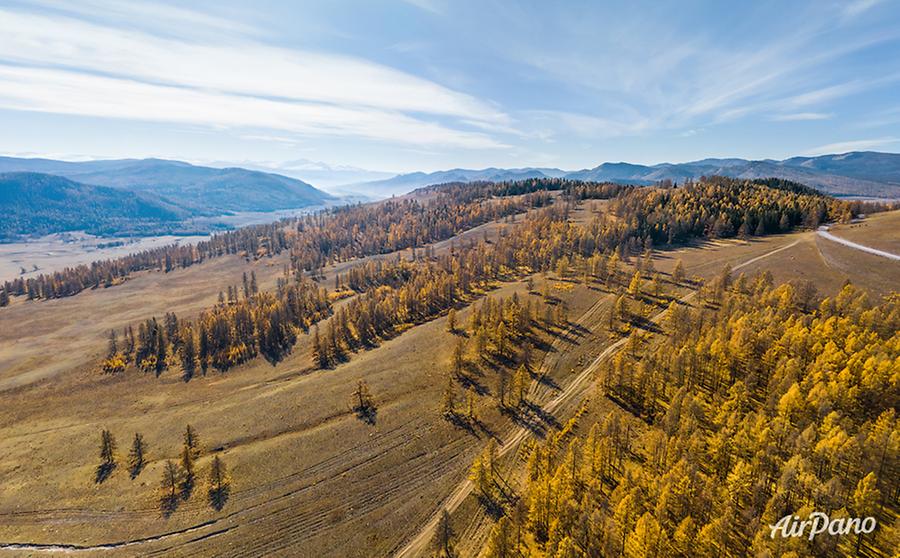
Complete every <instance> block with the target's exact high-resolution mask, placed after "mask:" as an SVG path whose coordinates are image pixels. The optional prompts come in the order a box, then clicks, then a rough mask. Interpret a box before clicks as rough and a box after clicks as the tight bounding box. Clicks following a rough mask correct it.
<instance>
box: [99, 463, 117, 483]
mask: <svg viewBox="0 0 900 558" xmlns="http://www.w3.org/2000/svg"><path fill="white" fill-rule="evenodd" d="M115 468H116V464H115V463H102V464H100V465H99V466H98V467H97V471H96V472H95V473H94V482H96V483H97V484H101V483H103V481H105V480H106V479H108V478H109V476H110V475H112V472H113V471H114V470H115Z"/></svg>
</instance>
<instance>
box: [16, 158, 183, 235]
mask: <svg viewBox="0 0 900 558" xmlns="http://www.w3.org/2000/svg"><path fill="white" fill-rule="evenodd" d="M0 213H2V215H3V219H2V220H0V239H10V238H15V237H17V236H20V235H42V234H48V233H53V232H63V231H74V230H85V231H87V232H89V233H91V234H107V233H111V232H117V233H120V234H123V233H125V234H127V233H132V234H137V233H141V232H146V231H148V230H152V231H154V232H158V231H161V230H171V229H173V228H174V227H176V226H177V225H178V223H179V222H180V221H181V220H182V219H184V218H185V217H187V216H188V214H187V212H186V211H185V210H183V209H180V208H178V207H176V206H174V205H172V204H171V203H168V202H167V201H165V200H162V199H152V198H147V197H145V196H143V195H141V194H138V193H134V192H127V191H122V190H117V189H115V188H109V187H105V186H91V185H88V184H81V183H79V182H74V181H72V180H69V179H67V178H63V177H60V176H54V175H50V174H40V173H30V172H16V173H3V174H0Z"/></svg>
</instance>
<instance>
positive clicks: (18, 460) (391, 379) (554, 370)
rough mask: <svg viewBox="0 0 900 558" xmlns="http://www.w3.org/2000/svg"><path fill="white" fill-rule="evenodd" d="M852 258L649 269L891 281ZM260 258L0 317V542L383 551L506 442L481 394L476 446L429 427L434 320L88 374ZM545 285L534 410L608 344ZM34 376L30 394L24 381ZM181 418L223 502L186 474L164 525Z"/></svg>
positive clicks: (259, 551) (576, 302)
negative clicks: (213, 359) (227, 357)
mask: <svg viewBox="0 0 900 558" xmlns="http://www.w3.org/2000/svg"><path fill="white" fill-rule="evenodd" d="M579 211H580V212H581V213H579V212H575V213H574V214H573V218H574V219H583V218H585V216H584V212H585V210H584V208H583V207H582V208H581V209H580V210H579ZM505 226H513V225H512V224H503V223H500V224H498V223H492V224H489V225H485V226H484V227H480V228H479V229H477V230H473V231H469V232H467V233H465V235H463V239H465V238H481V237H483V235H484V234H485V231H487V233H488V236H489V237H491V236H492V235H495V234H497V233H496V231H497V229H498V228H500V227H505ZM453 242H460V238H457V239H454V240H453V241H446V242H443V243H439V244H438V250H446V249H449V246H450V245H451V244H452V243H453ZM831 244H833V243H831ZM844 250H849V253H845V252H844ZM407 255H408V252H407ZM383 257H395V255H390V256H383ZM860 257H866V258H868V257H872V256H869V255H866V254H861V253H859V252H857V251H853V250H852V249H848V248H846V247H843V246H836V247H835V246H820V245H819V242H818V241H817V240H816V239H815V236H814V233H812V232H804V233H798V234H794V235H783V236H777V237H770V238H765V239H759V240H754V241H753V242H741V241H722V242H712V243H704V244H699V245H697V246H695V247H690V248H681V249H678V250H670V251H665V250H664V251H659V252H658V253H657V254H656V255H655V258H654V260H655V263H656V267H657V268H658V269H660V270H661V271H662V272H664V273H666V272H669V271H671V269H672V267H673V266H674V262H675V260H676V259H678V258H680V259H682V260H683V262H684V264H685V266H686V267H687V271H688V274H689V275H697V276H702V277H710V276H712V275H714V274H716V273H718V271H719V270H720V269H721V267H722V265H724V264H725V263H730V264H731V265H733V266H735V265H737V264H739V263H742V262H747V261H751V262H752V263H750V264H749V265H746V266H744V267H742V268H741V269H740V270H739V271H742V272H747V273H753V272H755V271H757V270H763V269H768V270H770V271H771V272H772V273H773V275H774V276H775V279H776V281H778V280H786V279H793V278H797V277H805V278H808V279H810V280H813V281H815V282H816V284H817V285H818V287H819V289H820V291H821V292H829V291H833V290H834V289H836V288H839V287H840V285H841V284H842V283H843V281H844V279H845V278H847V277H849V278H851V279H852V280H853V281H855V282H859V284H860V285H861V286H864V287H866V288H869V289H870V290H872V291H873V293H877V294H883V293H884V292H887V291H888V290H889V287H890V286H892V285H893V286H894V287H896V285H897V283H896V276H895V275H893V274H892V272H890V271H888V272H885V273H886V275H883V276H882V275H878V274H875V273H870V272H869V271H867V270H866V268H865V267H861V266H860V265H859V263H858V262H857V261H856V260H855V259H854V258H860ZM756 258H759V259H756ZM359 261H360V260H357V261H356V262H347V263H344V264H340V265H338V266H336V267H333V268H330V269H328V270H327V277H328V278H327V279H326V281H328V282H327V283H326V284H328V285H329V286H330V285H331V281H333V275H334V272H335V271H336V270H341V271H343V270H346V269H347V268H348V267H349V266H352V265H356V264H358V263H359ZM267 263H269V261H268V260H264V261H262V262H256V263H250V264H248V263H246V262H242V261H240V260H237V259H233V258H232V259H227V258H226V259H221V260H214V261H211V262H206V263H204V264H202V265H199V266H195V267H192V268H189V269H187V270H180V271H177V272H174V273H172V274H168V275H164V274H158V273H148V274H141V275H138V276H137V277H135V278H134V279H132V280H130V281H128V282H127V283H126V284H125V285H122V286H118V287H115V288H112V289H107V290H99V291H92V292H86V293H82V294H80V295H78V296H75V297H71V298H68V299H62V300H59V301H50V302H42V303H29V304H19V305H17V306H16V307H13V308H7V309H4V310H2V311H0V326H2V327H0V330H2V332H0V355H4V356H3V357H2V358H3V359H5V360H2V361H0V367H2V368H0V369H2V370H3V372H2V374H0V382H5V383H4V384H2V385H0V389H5V391H3V395H2V396H3V398H4V403H6V404H5V405H4V406H3V407H2V408H0V542H2V543H45V544H50V543H53V544H74V545H97V544H104V543H111V542H119V541H135V540H140V539H144V538H148V537H160V538H158V539H153V540H148V541H144V542H140V543H138V544H135V545H132V546H128V547H123V548H121V549H119V551H118V552H117V553H120V554H125V555H135V554H140V555H153V554H159V555H185V556H187V555H222V554H225V555H230V556H251V555H282V554H291V555H299V556H384V555H389V554H391V552H393V551H395V550H396V549H397V548H398V547H399V546H401V545H402V544H403V542H404V541H405V540H407V539H408V538H409V537H411V536H413V535H414V534H415V533H416V532H417V531H418V530H419V529H420V527H421V526H422V525H423V524H425V522H426V521H427V519H428V518H429V517H430V516H431V515H432V514H433V513H434V512H435V511H436V510H438V509H439V507H440V505H441V503H442V502H443V500H444V499H445V498H446V497H447V495H448V493H449V492H450V490H451V489H452V488H453V487H454V486H456V485H457V484H458V483H459V482H460V481H461V480H462V479H463V478H464V477H465V475H466V472H467V469H468V466H469V464H470V463H471V460H472V457H473V456H474V455H475V454H476V453H477V452H478V451H480V449H481V448H482V447H483V445H484V444H485V443H487V440H488V439H489V438H490V437H491V436H492V435H493V436H496V437H497V438H498V440H499V441H502V440H504V439H507V438H508V437H509V435H510V433H511V432H513V431H514V429H515V428H516V426H515V425H514V424H513V423H512V422H511V421H510V420H509V419H508V418H505V417H503V416H502V415H501V414H500V413H499V412H498V411H497V409H496V406H495V405H494V403H493V402H492V401H490V400H489V398H487V397H482V398H479V406H478V408H479V415H480V416H481V419H482V421H483V422H484V425H485V428H484V429H479V430H476V431H475V433H470V432H467V431H465V430H463V429H461V428H457V427H454V426H452V425H451V424H450V423H448V422H447V421H445V420H443V419H442V418H441V417H440V414H439V411H438V407H439V400H440V395H441V392H442V390H443V388H444V386H445V382H446V370H447V369H448V368H449V360H450V354H451V351H452V347H453V345H454V342H455V340H454V335H453V334H451V333H449V332H447V331H446V327H445V326H446V324H445V318H439V319H436V320H433V321H431V322H428V323H425V324H420V325H418V326H415V327H412V328H410V329H408V330H407V331H406V332H404V333H403V334H401V335H399V336H398V337H396V338H394V339H391V340H389V341H386V342H384V343H383V344H382V345H381V346H379V347H378V348H376V349H373V350H371V351H367V352H363V353H359V354H355V355H353V356H352V358H351V359H350V360H349V362H347V363H344V364H341V365H339V366H337V367H336V368H334V369H331V370H313V369H312V364H311V360H312V359H311V354H310V340H309V339H308V337H306V336H301V338H300V340H299V342H298V344H297V346H296V347H295V350H294V351H293V352H292V353H291V354H290V355H289V356H288V357H287V358H286V359H285V360H284V361H282V362H281V363H279V364H278V365H277V366H272V365H270V364H268V363H266V362H265V361H263V360H261V359H258V360H256V361H253V362H251V363H248V364H246V365H244V366H241V367H238V368H235V369H233V370H230V371H229V372H228V373H226V374H218V373H210V374H209V375H208V376H206V377H200V378H197V379H195V380H194V381H191V382H190V383H189V384H185V383H184V382H182V381H181V380H180V379H179V378H178V377H177V374H176V373H174V372H166V373H164V374H163V375H162V376H161V377H160V378H154V377H152V376H145V375H141V374H138V373H135V372H130V373H128V374H125V375H123V376H121V377H116V378H111V377H107V376H101V375H99V374H98V373H96V371H95V370H94V365H95V363H96V358H97V357H98V356H99V354H100V353H102V351H103V349H104V347H105V331H107V330H108V329H109V328H110V327H121V326H122V325H124V324H125V323H134V322H135V321H137V320H139V319H143V318H146V317H148V316H149V315H153V314H156V315H157V316H159V315H161V314H162V313H163V312H164V311H166V310H175V311H176V312H178V313H179V315H185V316H190V315H191V314H192V313H196V312H197V311H198V310H199V309H200V308H202V307H204V306H206V305H208V304H210V303H211V302H212V301H214V300H215V297H216V296H217V294H218V291H219V285H221V284H227V283H228V282H231V283H239V282H240V276H241V273H242V271H243V270H244V269H248V268H249V267H250V266H252V267H253V268H254V269H256V270H257V275H258V276H260V279H261V283H262V284H263V285H264V286H265V285H271V284H272V283H273V282H274V277H275V276H277V275H278V274H279V273H280V262H278V261H277V260H275V261H271V263H272V264H273V265H271V266H267V265H266V264H267ZM841 266H845V267H841ZM544 281H549V282H550V283H551V284H554V283H562V284H565V285H566V288H564V289H553V290H552V293H553V295H554V296H557V297H559V298H560V299H562V300H564V301H565V302H566V303H567V305H568V306H569V309H570V319H571V320H572V321H573V322H577V323H578V324H579V327H578V328H573V330H572V331H571V332H570V334H569V335H567V336H565V337H550V336H547V338H546V340H547V341H548V342H553V345H552V348H551V350H549V351H547V352H546V354H544V355H542V354H538V356H539V357H540V358H541V359H542V370H543V371H544V372H545V373H546V378H547V380H546V381H545V382H543V383H540V384H536V385H535V387H534V392H533V397H534V399H535V400H536V401H538V402H543V401H547V400H549V399H550V398H552V397H553V396H554V395H555V394H557V393H558V392H559V390H560V389H561V388H564V387H565V386H566V385H568V384H569V382H570V381H571V379H572V378H573V377H574V375H575V373H577V372H579V371H581V370H583V369H584V367H585V366H586V365H587V364H588V363H590V361H591V360H592V359H593V358H594V357H595V356H596V355H597V354H599V353H600V352H601V351H602V350H603V349H604V348H605V347H607V346H608V345H609V344H610V342H611V336H610V334H609V333H608V332H607V331H606V326H605V323H604V316H605V312H606V311H607V310H608V308H609V306H610V304H611V299H612V297H611V296H610V294H609V293H607V292H605V291H604V290H602V289H600V288H599V287H598V286H586V285H583V284H580V283H578V282H574V281H571V280H560V279H559V278H557V277H555V275H553V274H549V276H547V277H543V276H539V277H537V278H536V283H537V291H538V292H540V290H541V287H542V285H543V282H544ZM513 292H517V293H519V296H522V297H525V296H535V295H528V294H526V291H525V286H524V284H523V283H522V282H517V283H510V284H505V285H501V286H500V288H498V289H497V290H495V291H493V292H491V293H489V294H488V296H510V295H511V294H512V293H513ZM677 292H679V293H682V292H686V291H685V289H681V290H679V291H677ZM148 293H150V294H152V295H153V296H148ZM469 311H470V308H469V307H467V308H464V309H462V310H461V311H460V312H459V314H458V318H459V323H461V324H464V323H466V320H467V317H468V314H469ZM12 325H15V326H16V328H15V329H14V328H12V327H11V326H12ZM26 325H27V326H28V328H29V329H24V327H25V326H26ZM20 326H21V327H20ZM32 371H37V373H36V375H31V374H33V372H32ZM483 374H484V375H483V376H481V377H479V378H478V381H479V382H480V383H482V384H483V385H484V386H485V387H486V388H487V389H489V390H493V389H494V385H495V384H494V382H495V375H494V373H493V372H491V371H488V370H485V371H484V372H483ZM37 377H40V378H42V380H41V381H39V382H34V381H33V380H34V379H35V378H37ZM362 378H364V379H365V380H366V381H367V383H368V384H369V386H370V388H371V390H372V393H373V394H374V397H375V399H376V403H377V407H378V412H377V417H376V421H375V424H374V425H367V424H365V423H363V422H361V421H359V420H358V419H356V418H355V416H354V415H353V414H352V413H351V412H350V409H349V405H348V399H349V396H350V394H351V392H352V391H353V389H354V387H355V385H356V382H357V380H359V379H362ZM14 386H18V387H14ZM588 393H589V386H584V387H583V388H581V389H580V390H578V392H577V393H576V396H575V397H572V398H571V399H568V400H566V401H564V403H563V404H562V405H560V406H559V407H558V408H557V409H556V410H555V412H554V414H553V417H552V418H548V419H547V420H546V421H544V422H545V425H544V428H550V429H552V428H554V426H553V424H552V423H553V421H557V422H558V423H559V424H564V423H565V421H566V420H567V418H568V417H569V416H571V415H572V413H574V412H575V410H576V409H577V408H578V405H579V404H580V400H581V398H582V397H583V396H586V395H587V394H588ZM592 412H600V411H592ZM188 423H190V424H192V425H193V426H194V427H195V429H196V430H197V431H198V432H199V434H200V435H201V437H202V442H203V446H204V456H203V457H202V458H201V462H200V469H201V474H203V473H205V471H204V469H205V467H206V466H207V464H208V462H209V456H210V454H212V453H217V454H218V455H220V456H221V457H222V458H223V459H224V461H225V463H226V464H227V465H228V467H229V470H230V472H231V474H232V477H233V479H234V484H233V490H232V492H231V496H230V499H229V501H228V503H227V504H226V505H225V507H224V509H223V510H222V511H221V512H216V511H214V510H213V509H212V508H211V507H209V506H208V505H207V503H206V501H205V498H204V491H205V485H204V483H203V482H202V480H203V479H202V477H201V483H200V484H199V486H198V487H197V489H196V491H195V493H194V494H193V496H192V497H191V498H190V499H189V500H188V501H186V502H182V503H181V505H180V506H179V508H178V509H177V510H176V511H175V513H174V514H172V515H171V516H170V517H168V518H164V517H163V516H162V515H161V514H160V512H159V510H158V506H157V505H156V500H155V494H156V490H157V487H158V484H159V479H160V475H161V470H162V466H163V463H164V461H165V460H166V459H175V458H176V457H177V454H178V451H179V448H180V443H181V433H182V431H183V429H184V427H185V425H186V424H188ZM102 428H109V429H110V430H112V432H113V434H114V435H115V436H116V438H117V441H118V444H119V456H120V466H119V468H118V469H117V470H116V471H115V472H114V473H113V475H112V477H111V478H110V479H109V480H107V481H106V482H104V483H103V484H100V485H98V484H95V483H94V482H93V470H94V468H95V467H96V465H97V462H98V459H97V455H96V454H97V451H98V442H99V433H100V430H101V429H102ZM536 430H537V431H538V432H539V431H540V429H539V428H538V429H536ZM135 432H141V433H142V434H143V435H144V436H145V438H146V440H147V442H148V443H149V444H150V449H149V459H150V463H149V465H148V467H147V468H146V469H145V470H144V471H143V472H142V473H141V475H140V476H139V477H138V478H137V479H135V480H131V479H129V477H128V475H127V473H126V471H125V466H124V461H123V460H124V456H125V454H126V453H127V449H128V445H129V444H130V440H131V437H132V436H133V434H134V433H135ZM454 522H455V523H457V524H458V525H459V528H458V532H462V533H464V534H465V537H466V538H467V540H471V541H473V544H474V542H475V541H479V540H483V536H484V533H485V528H486V526H487V522H486V518H485V517H484V515H483V513H482V512H480V511H479V508H478V506H476V505H474V504H473V501H472V499H469V500H467V501H466V502H465V503H464V505H463V506H462V507H461V508H460V509H459V510H457V512H456V513H455V514H454ZM473 548H474V546H473ZM0 553H2V551H0ZM106 554H108V552H107V553H106Z"/></svg>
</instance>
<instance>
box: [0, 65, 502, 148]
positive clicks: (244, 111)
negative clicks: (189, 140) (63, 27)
mask: <svg viewBox="0 0 900 558" xmlns="http://www.w3.org/2000/svg"><path fill="white" fill-rule="evenodd" d="M0 107H4V108H8V109H13V110H22V111H37V112H53V113H59V114H72V115H81V116H95V117H102V118H121V119H129V120H144V121H151V122H176V123H181V124H192V125H201V126H210V127H219V128H241V129H254V128H255V129H269V130H282V131H287V132H293V133H297V134H301V135H307V136H338V137H340V136H348V135H351V136H358V137H362V138H368V139H374V140H389V141H395V142H400V143H407V142H409V143H416V144H420V145H421V144H424V145H434V146H451V147H463V148H470V149H491V148H500V147H504V145H503V144H502V143H499V142H497V141H495V140H493V139H492V138H490V137H489V136H487V135H485V134H479V133H474V132H461V131H455V130H452V129H449V128H446V127H443V126H440V125H438V124H433V123H429V122H426V121H422V120H419V119H416V118H411V117H409V116H406V115H403V114H401V113H397V112H388V111H381V110H375V109H360V108H353V107H341V106H336V105H330V104H317V103H301V102H282V101H278V100H270V99H261V98H258V97H247V96H241V95H230V94H224V93H218V92H207V91H197V90H194V89H186V88H180V87H171V86H164V85H151V84H146V83H141V82H136V81H131V80H124V79H118V78H110V77H105V76H96V75H88V74H83V73H77V72H70V71H65V70H57V69H40V68H23V67H15V66H3V65H0Z"/></svg>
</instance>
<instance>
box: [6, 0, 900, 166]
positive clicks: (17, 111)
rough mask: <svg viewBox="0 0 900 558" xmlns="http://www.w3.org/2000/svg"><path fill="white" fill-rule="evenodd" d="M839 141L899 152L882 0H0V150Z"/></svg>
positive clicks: (328, 160)
mask: <svg viewBox="0 0 900 558" xmlns="http://www.w3.org/2000/svg"><path fill="white" fill-rule="evenodd" d="M185 6H189V7H185ZM853 150H876V151H890V152H898V151H900V2H898V1H897V0H881V1H879V0H847V1H830V0H817V1H808V2H806V1H799V0H797V1H793V0H792V1H768V2H767V1H759V2H742V3H738V2H719V1H709V2H700V1H690V0H685V1H682V2H640V1H629V2H597V1H577V0H569V1H549V0H544V1H534V2H506V1H491V0H477V1H467V0H406V1H401V0H396V1H387V0H359V1H342V0H328V1H325V0H321V1H314V2H312V1H310V2H300V1H283V2H274V1H271V0H256V1H254V2H252V3H251V2H234V1H229V0H215V1H205V0H195V1H193V2H189V3H184V2H182V3H165V2H152V3H149V2H148V3H144V2H141V1H139V0H138V1H125V0H82V1H71V2H57V1H55V0H35V1H18V0H4V1H3V2H0V153H2V154H5V155H12V156H22V157H38V156H40V157H50V158H59V159H67V160H84V159H98V158H125V157H135V158H140V157H160V158H169V159H179V160H185V161H191V162H195V163H202V164H219V165H221V164H240V165H245V166H250V167H260V168H273V169H289V168H294V169H298V168H299V169H304V168H305V169H308V170H310V171H322V172H323V173H326V174H327V173H329V172H336V173H339V174H340V173H343V174H342V176H344V175H346V176H351V175H359V176H365V175H366V173H367V172H368V171H381V172H384V173H397V172H410V171H433V170H438V169H448V168H455V167H464V168H484V167H489V166H496V167H528V166H532V167H558V168H563V169H567V170H575V169H581V168H590V167H594V166H596V165H598V164H600V163H602V162H604V161H628V162H632V163H643V164H654V163H660V162H684V161H689V160H696V159H702V158H706V157H732V156H733V157H743V158H749V159H762V158H773V159H783V158H787V157H790V156H795V155H819V154H825V153H841V152H846V151H853ZM373 176H374V173H373Z"/></svg>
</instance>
